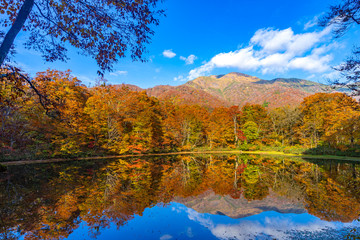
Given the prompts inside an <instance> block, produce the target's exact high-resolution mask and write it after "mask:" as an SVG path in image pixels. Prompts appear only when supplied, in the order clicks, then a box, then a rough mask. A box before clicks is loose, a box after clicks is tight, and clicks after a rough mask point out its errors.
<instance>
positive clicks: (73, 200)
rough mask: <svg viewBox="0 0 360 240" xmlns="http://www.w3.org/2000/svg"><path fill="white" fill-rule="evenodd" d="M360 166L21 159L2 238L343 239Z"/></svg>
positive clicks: (355, 207)
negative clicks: (23, 161) (41, 161)
mask: <svg viewBox="0 0 360 240" xmlns="http://www.w3.org/2000/svg"><path fill="white" fill-rule="evenodd" d="M359 173H360V165H358V164H355V163H344V162H342V163H339V162H334V161H318V162H314V163H311V162H306V161H298V160H294V159H286V158H272V157H261V156H260V157H259V156H254V155H241V156H237V155H226V156H221V155H219V156H216V155H204V156H176V157H174V156H173V157H157V158H141V159H138V158H133V159H118V160H115V161H98V162H71V163H57V164H39V165H28V166H14V167H10V168H9V171H8V172H7V173H3V174H2V175H1V176H0V200H1V201H0V224H1V228H0V234H1V235H0V238H3V239H17V238H19V237H21V238H24V239H61V238H70V239H78V238H82V239H83V238H91V237H95V238H98V239H102V238H103V239H109V238H111V237H109V236H110V235H111V234H115V235H112V236H113V237H114V236H123V238H124V239H126V238H129V239H134V238H138V239H144V238H148V239H163V240H165V239H172V238H175V237H176V238H180V239H187V238H192V237H195V236H196V237H195V238H196V239H199V238H206V239H212V238H213V239H248V238H259V239H262V238H265V239H266V238H278V239H282V238H283V239H286V238H288V237H289V236H293V235H294V236H297V237H298V238H299V236H300V238H303V237H306V238H318V237H321V234H330V235H327V236H328V237H329V236H335V237H336V236H337V239H338V238H339V236H341V237H345V236H346V235H349V236H350V235H351V234H356V232H355V233H352V232H353V231H354V230H356V229H357V228H358V225H357V221H355V222H353V221H354V220H356V219H358V217H359V213H360V199H359V198H360V186H359V181H360V175H359ZM137 229H138V230H137ZM139 231H140V232H141V233H142V234H143V235H141V236H140V235H139V234H140V232H139ZM155 232H156V234H155ZM109 234H110V235H109ZM119 234H120V235H119ZM134 234H135V235H134ZM136 234H137V235H136ZM304 234H305V235H304ZM312 234H313V235H312ZM336 234H338V235H336ZM175 235H176V236H175ZM126 236H127V237H126ZM191 236H192V237H191ZM106 237H107V238H106ZM328 237H327V238H328Z"/></svg>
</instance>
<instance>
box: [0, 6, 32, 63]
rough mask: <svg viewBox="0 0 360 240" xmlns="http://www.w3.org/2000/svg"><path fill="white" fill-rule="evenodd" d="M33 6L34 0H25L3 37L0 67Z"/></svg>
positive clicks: (0, 47)
mask: <svg viewBox="0 0 360 240" xmlns="http://www.w3.org/2000/svg"><path fill="white" fill-rule="evenodd" d="M33 6H34V0H25V2H24V4H23V5H22V7H21V9H20V11H19V14H18V15H17V17H16V19H15V22H14V24H13V25H12V26H11V28H10V30H9V31H8V33H7V34H6V35H5V38H4V40H3V42H2V43H1V46H0V66H2V65H3V63H4V61H5V59H6V56H7V55H8V53H9V51H10V48H11V45H12V44H13V43H14V40H15V38H16V36H17V35H18V33H19V32H20V30H21V28H22V27H23V26H24V23H25V21H26V19H27V18H28V16H29V14H30V12H31V10H32V8H33Z"/></svg>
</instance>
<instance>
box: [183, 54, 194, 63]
mask: <svg viewBox="0 0 360 240" xmlns="http://www.w3.org/2000/svg"><path fill="white" fill-rule="evenodd" d="M180 59H181V60H183V61H185V63H186V65H190V64H193V63H194V61H195V60H196V59H197V57H196V56H195V55H194V54H191V55H190V56H188V57H183V56H180Z"/></svg>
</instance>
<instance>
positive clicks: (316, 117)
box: [0, 70, 360, 159]
mask: <svg viewBox="0 0 360 240" xmlns="http://www.w3.org/2000/svg"><path fill="white" fill-rule="evenodd" d="M3 71H4V70H3ZM9 76H10V75H9ZM31 83H32V86H29V85H28V84H24V83H23V82H22V81H20V80H19V81H17V80H16V76H13V77H12V79H11V80H10V79H7V78H6V77H5V78H4V77H3V78H1V82H0V100H1V101H0V151H1V156H3V157H4V158H7V159H11V158H12V157H17V158H19V157H27V158H39V157H56V156H80V155H86V156H87V155H99V154H123V153H148V152H170V151H183V150H194V149H199V148H206V149H219V148H229V149H241V150H258V149H260V148H262V147H273V148H276V147H277V148H282V149H285V150H286V149H290V150H291V149H301V151H303V150H304V149H319V148H321V153H328V154H329V153H332V152H331V151H333V150H334V149H335V150H336V151H345V152H346V151H348V152H352V153H355V154H356V152H359V151H360V150H359V149H360V148H359V144H360V130H359V129H360V105H359V103H358V102H357V101H356V100H354V99H353V98H351V97H349V96H347V95H346V94H344V93H317V94H314V95H311V96H309V97H307V98H305V99H304V100H303V102H302V103H301V104H300V105H299V106H287V107H281V108H276V109H268V108H267V107H266V104H265V105H258V104H246V105H244V106H242V107H238V106H232V107H217V108H209V107H203V106H200V105H198V104H196V103H190V102H189V103H187V104H183V103H181V104H179V103H178V102H177V101H176V99H175V100H167V101H165V100H163V101H159V100H158V99H157V98H155V97H149V96H148V95H147V94H146V93H145V91H143V92H141V91H140V92H139V91H132V90H130V89H129V88H128V87H126V86H125V85H107V84H105V82H100V83H99V84H97V85H96V86H94V87H86V86H85V85H83V84H82V83H81V81H79V80H78V79H77V78H76V77H74V76H72V75H71V72H70V71H65V72H61V71H56V70H47V71H46V72H40V73H37V75H36V77H34V78H33V80H32V81H31ZM34 89H35V90H36V91H34ZM331 149H332V150H331ZM335 150H334V151H335ZM329 151H330V152H329ZM357 154H360V153H357Z"/></svg>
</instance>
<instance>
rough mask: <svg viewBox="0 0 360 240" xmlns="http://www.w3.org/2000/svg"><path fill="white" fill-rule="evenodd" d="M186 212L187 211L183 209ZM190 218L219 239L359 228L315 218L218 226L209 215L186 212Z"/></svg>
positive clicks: (283, 218) (279, 237) (284, 236)
mask: <svg viewBox="0 0 360 240" xmlns="http://www.w3.org/2000/svg"><path fill="white" fill-rule="evenodd" d="M183 210H185V209H183ZM185 211H186V212H187V214H188V218H189V219H190V220H192V221H195V222H198V223H199V224H200V225H202V226H204V227H206V228H208V229H209V230H210V231H211V233H212V234H213V235H214V236H216V237H217V238H219V239H239V240H240V239H249V238H254V237H256V238H260V239H261V238H269V237H270V236H271V238H275V239H288V238H289V237H290V236H292V235H293V234H298V233H306V235H307V236H311V235H312V234H314V233H316V234H318V233H320V232H324V233H326V232H328V231H333V230H337V229H339V228H346V227H352V226H353V227H355V226H357V227H358V225H359V224H358V223H355V222H354V223H339V222H326V221H322V220H320V219H317V218H314V219H312V220H311V221H307V222H301V223H298V222H295V221H294V220H293V219H291V217H286V216H284V217H264V218H262V219H260V218H259V220H256V221H255V220H253V221H249V220H240V222H239V223H238V224H216V223H214V221H213V220H212V219H211V218H210V217H209V216H206V215H207V214H201V213H198V212H196V211H194V210H192V209H186V210H185Z"/></svg>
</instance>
